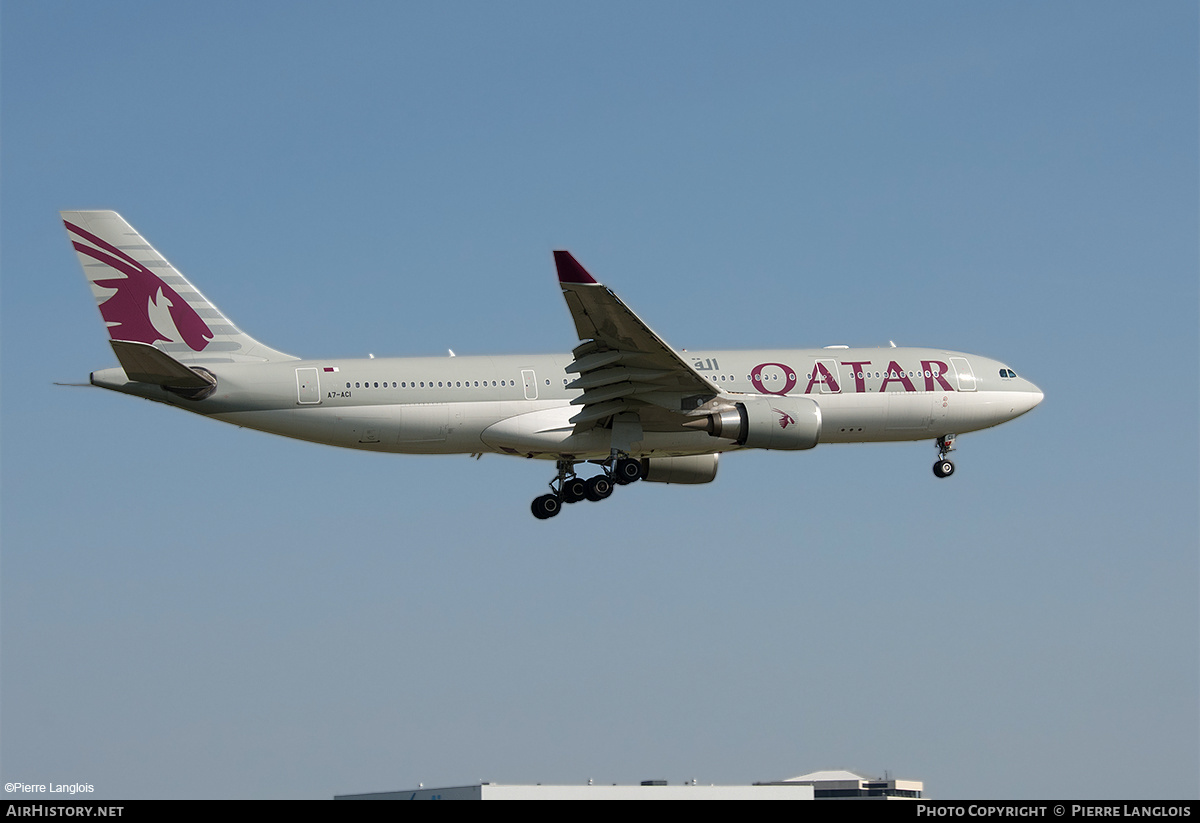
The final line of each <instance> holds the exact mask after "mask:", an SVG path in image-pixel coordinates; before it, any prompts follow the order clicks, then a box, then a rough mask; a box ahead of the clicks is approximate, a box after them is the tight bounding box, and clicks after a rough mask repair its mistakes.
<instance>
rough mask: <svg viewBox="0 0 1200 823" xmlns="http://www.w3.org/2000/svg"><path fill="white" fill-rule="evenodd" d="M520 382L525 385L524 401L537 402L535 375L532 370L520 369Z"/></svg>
mask: <svg viewBox="0 0 1200 823" xmlns="http://www.w3.org/2000/svg"><path fill="white" fill-rule="evenodd" d="M521 382H522V383H523V384H524V385H525V399H526V400H537V375H536V374H534V373H533V369H521Z"/></svg>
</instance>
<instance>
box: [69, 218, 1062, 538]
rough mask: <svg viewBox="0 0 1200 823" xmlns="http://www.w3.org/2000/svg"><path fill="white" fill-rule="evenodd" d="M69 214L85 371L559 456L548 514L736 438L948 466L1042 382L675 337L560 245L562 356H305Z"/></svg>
mask: <svg viewBox="0 0 1200 823" xmlns="http://www.w3.org/2000/svg"><path fill="white" fill-rule="evenodd" d="M61 216H62V219H63V223H64V225H65V226H66V229H67V234H68V237H69V239H70V241H71V243H72V245H73V246H74V248H75V251H76V252H77V254H78V257H79V261H80V263H81V264H82V266H83V270H84V274H85V275H86V277H87V279H88V281H89V283H90V284H91V288H92V294H93V295H94V296H95V298H96V302H97V303H98V305H99V308H100V314H101V316H102V317H103V318H104V321H105V324H106V325H107V327H108V333H109V337H110V340H109V344H110V345H111V346H112V349H113V352H114V354H116V357H117V361H118V362H119V363H120V367H119V368H108V369H101V370H99V371H94V372H92V373H91V377H90V383H91V385H94V386H99V387H101V388H105V389H110V390H112V391H117V392H122V393H124V394H131V395H134V396H136V397H141V398H144V399H147V400H154V401H157V402H160V403H166V404H167V405H170V406H175V407H177V408H181V409H185V410H187V411H191V412H195V413H197V414H201V415H204V416H205V417H210V418H213V419H215V420H221V421H224V422H227V423H233V424H235V425H238V426H244V427H247V428H251V429H257V430H260V431H265V432H271V433H273V434H280V435H284V436H286V437H293V438H297V439H300V440H308V441H311V442H314V443H325V444H328V445H332V446H342V447H346V448H352V449H363V450H366V451H377V452H398V453H403V454H469V455H472V456H474V457H476V458H478V457H480V456H482V455H483V454H485V453H489V454H490V453H494V454H507V455H514V456H520V457H526V458H539V459H543V460H553V461H555V464H556V467H557V473H556V475H555V477H554V478H553V479H552V480H551V481H550V484H549V487H550V492H549V493H548V494H543V495H541V496H539V497H537V498H536V499H535V500H534V501H533V504H532V506H531V509H532V511H533V514H534V516H535V517H537V518H538V519H541V520H545V519H547V518H550V517H553V516H555V515H557V514H558V513H559V511H560V510H561V509H562V507H563V504H565V503H576V502H579V501H582V500H584V499H587V500H592V501H599V500H604V499H605V498H607V497H609V496H610V495H611V494H612V492H613V489H614V488H615V487H616V486H619V485H621V486H623V485H628V484H630V483H633V482H635V481H638V480H644V481H648V482H659V483H708V482H711V481H712V480H713V479H714V478H715V477H716V474H717V460H718V457H719V456H720V455H721V454H724V453H726V452H733V451H739V450H742V449H777V450H786V451H803V450H806V449H811V448H813V447H815V446H816V445H817V444H819V443H879V442H889V441H905V440H933V441H934V443H935V444H936V447H937V453H938V458H937V461H936V462H935V463H934V465H933V473H934V474H935V475H936V476H937V477H940V478H945V477H949V476H951V475H952V474H954V463H953V462H951V461H950V460H949V459H948V458H947V455H948V454H949V453H950V452H951V451H954V450H955V449H954V445H953V444H954V442H955V438H956V437H957V436H958V435H959V434H962V433H965V432H973V431H978V430H980V429H986V428H989V427H991V426H996V425H999V424H1001V423H1004V422H1006V421H1009V420H1012V419H1013V418H1016V417H1019V416H1021V415H1022V414H1025V413H1026V412H1028V411H1029V410H1031V409H1032V408H1034V407H1035V406H1037V405H1038V403H1040V402H1041V401H1042V397H1043V394H1042V391H1041V390H1040V389H1039V388H1038V387H1037V386H1035V385H1034V384H1033V383H1031V382H1029V381H1028V380H1026V379H1024V378H1022V377H1018V376H1017V373H1016V372H1015V371H1013V370H1012V369H1011V368H1009V367H1008V366H1007V365H1006V364H1004V363H1002V362H999V361H997V360H992V359H989V358H985V357H980V356H977V355H971V354H964V353H961V352H956V351H949V350H945V349H936V348H902V347H896V346H895V344H894V343H893V344H891V346H888V347H879V348H850V347H848V346H826V347H825V348H817V349H792V350H782V351H780V350H757V351H754V350H751V351H691V352H689V351H683V350H677V349H674V348H672V347H671V346H669V345H667V343H666V342H664V341H663V339H662V338H661V337H659V336H658V335H657V334H655V333H654V332H653V331H652V330H651V329H650V327H649V326H647V325H646V324H645V323H644V322H643V321H642V320H641V318H639V317H638V316H637V315H636V314H634V312H633V311H632V310H630V309H629V308H628V307H627V306H626V305H625V304H624V303H623V302H622V301H621V300H620V298H618V297H617V295H616V294H615V293H613V292H612V291H611V290H610V289H608V288H607V287H605V286H603V285H601V284H600V283H598V282H597V281H596V280H595V279H594V278H593V277H592V276H591V275H590V274H589V273H588V272H587V270H586V269H584V267H583V266H582V265H580V264H579V262H578V261H577V260H576V259H575V258H574V257H573V256H572V255H571V254H570V253H569V252H567V251H555V252H554V263H555V266H556V268H557V272H558V282H559V286H560V287H561V289H562V293H563V297H564V299H565V300H566V303H567V308H568V309H569V311H570V312H571V317H572V319H573V320H574V322H575V328H576V331H577V332H578V335H579V341H580V342H579V344H578V345H577V346H575V348H574V349H573V350H572V351H571V353H570V354H563V355H553V354H550V355H546V354H542V355H507V356H478V357H456V356H453V355H454V353H453V351H451V352H450V355H451V356H449V357H417V358H382V357H381V358H375V357H373V356H372V357H371V358H368V359H347V358H336V357H335V358H325V359H315V360H314V359H301V358H298V357H294V356H292V355H289V354H284V353H283V352H280V351H277V350H275V349H272V348H270V347H269V346H266V345H264V344H262V343H260V342H258V341H257V340H255V339H254V338H252V337H250V336H249V335H247V334H246V333H245V332H243V331H242V330H241V329H239V328H238V327H237V326H236V325H234V324H233V322H232V321H230V320H229V318H227V317H226V316H225V315H224V314H222V313H221V311H220V310H219V309H217V307H216V306H214V305H213V304H212V303H210V302H209V301H208V300H207V299H206V298H205V297H204V296H203V295H202V294H201V293H200V292H199V291H198V290H197V289H196V288H195V287H194V286H193V285H192V284H191V283H190V282H189V281H188V280H187V279H185V278H184V276H183V275H182V274H181V273H180V272H179V271H178V270H177V269H175V268H174V267H173V266H172V265H171V264H170V263H168V262H167V260H166V258H164V257H163V256H162V255H161V254H159V253H158V252H157V251H156V250H155V249H154V248H153V247H152V246H151V245H150V244H149V243H148V242H147V241H146V240H145V239H144V238H143V237H142V236H141V235H140V234H138V232H137V231H136V230H134V228H133V227H132V226H130V225H129V223H127V222H126V221H125V220H124V219H123V218H122V217H121V216H120V215H119V214H117V213H116V212H114V211H63V212H61ZM585 464H593V465H595V466H598V467H599V473H597V474H595V475H593V476H592V477H590V478H586V479H585V478H584V477H582V476H581V475H580V474H578V473H577V469H578V468H580V467H581V466H583V465H585Z"/></svg>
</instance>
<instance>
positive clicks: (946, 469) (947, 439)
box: [933, 434, 954, 477]
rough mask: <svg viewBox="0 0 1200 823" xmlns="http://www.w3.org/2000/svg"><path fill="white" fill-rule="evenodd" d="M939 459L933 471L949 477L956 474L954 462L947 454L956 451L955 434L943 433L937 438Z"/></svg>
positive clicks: (938, 474) (940, 475)
mask: <svg viewBox="0 0 1200 823" xmlns="http://www.w3.org/2000/svg"><path fill="white" fill-rule="evenodd" d="M937 448H938V459H937V462H936V463H934V464H933V473H934V474H936V475H937V476H938V477H949V476H950V475H952V474H954V463H952V462H951V461H949V460H947V459H946V455H947V454H949V453H950V452H952V451H954V435H952V434H943V435H942V436H941V437H939V438H938V439H937Z"/></svg>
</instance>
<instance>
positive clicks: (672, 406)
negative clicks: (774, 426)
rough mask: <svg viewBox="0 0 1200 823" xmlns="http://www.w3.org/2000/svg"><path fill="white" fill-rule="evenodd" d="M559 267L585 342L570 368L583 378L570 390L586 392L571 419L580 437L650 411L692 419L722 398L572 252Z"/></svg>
mask: <svg viewBox="0 0 1200 823" xmlns="http://www.w3.org/2000/svg"><path fill="white" fill-rule="evenodd" d="M554 264H555V266H556V267H557V268H558V282H559V285H560V286H561V287H562V291H563V297H564V298H565V299H566V301H567V308H569V309H570V310H571V317H572V318H573V319H574V320H575V329H576V331H577V332H578V333H579V339H580V340H581V341H583V342H582V343H580V345H579V346H577V347H576V348H575V350H574V351H573V352H572V354H574V356H575V360H574V362H573V363H571V365H569V366H568V367H567V371H568V372H571V373H574V374H578V375H579V377H578V378H576V379H575V380H574V381H572V382H571V383H570V384H569V385H568V387H569V388H575V389H583V394H582V395H580V396H579V397H577V398H576V399H574V400H572V401H571V402H572V403H573V404H574V405H577V406H581V407H582V408H581V409H580V410H579V412H578V413H577V414H576V415H574V416H573V417H572V418H571V422H572V423H574V424H575V429H576V431H586V430H587V429H591V428H593V427H594V426H595V425H596V424H597V423H598V422H599V421H601V420H603V419H604V418H606V417H611V416H613V415H617V414H621V413H624V412H634V413H639V416H641V414H640V412H641V411H642V410H648V409H647V407H656V408H658V409H666V410H668V411H669V412H674V413H675V414H681V415H682V414H686V413H687V412H689V411H691V410H692V409H695V408H696V407H698V406H700V405H702V404H703V403H705V402H707V401H708V400H710V399H712V398H713V397H715V396H716V395H717V394H719V391H718V390H717V388H716V387H715V386H713V384H712V383H711V382H709V381H708V380H706V379H705V378H704V377H702V376H701V375H700V374H699V373H698V372H697V371H696V370H695V369H693V368H692V367H691V366H690V365H689V364H688V363H687V362H686V361H685V360H684V359H683V358H682V357H680V356H679V354H678V353H676V352H675V351H674V350H673V349H672V348H671V347H670V346H668V345H667V344H666V343H665V342H663V339H662V338H661V337H659V336H658V335H657V334H655V333H654V332H653V331H652V330H651V329H650V327H649V326H647V325H646V324H645V323H643V322H642V320H641V318H639V317H638V316H637V315H636V314H634V313H633V312H632V311H631V310H630V309H629V307H628V306H626V305H625V304H624V303H622V302H621V299H620V298H619V297H617V296H616V295H615V294H613V292H612V291H611V290H610V289H608V288H606V287H605V286H603V285H601V284H600V283H597V282H596V280H595V279H594V278H593V277H592V276H591V275H590V274H588V273H587V271H586V270H585V269H584V268H583V266H581V265H579V262H578V261H577V260H576V259H575V258H574V257H572V256H571V253H570V252H567V251H556V252H554Z"/></svg>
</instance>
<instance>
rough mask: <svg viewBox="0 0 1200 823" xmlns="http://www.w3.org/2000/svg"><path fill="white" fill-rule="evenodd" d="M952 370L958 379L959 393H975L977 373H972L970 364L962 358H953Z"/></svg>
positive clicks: (951, 360) (951, 362) (951, 359)
mask: <svg viewBox="0 0 1200 823" xmlns="http://www.w3.org/2000/svg"><path fill="white" fill-rule="evenodd" d="M950 368H952V369H954V374H955V376H956V377H957V378H958V390H959V391H975V372H973V371H971V364H970V363H968V362H967V361H966V360H965V359H964V358H962V357H951V358H950Z"/></svg>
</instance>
